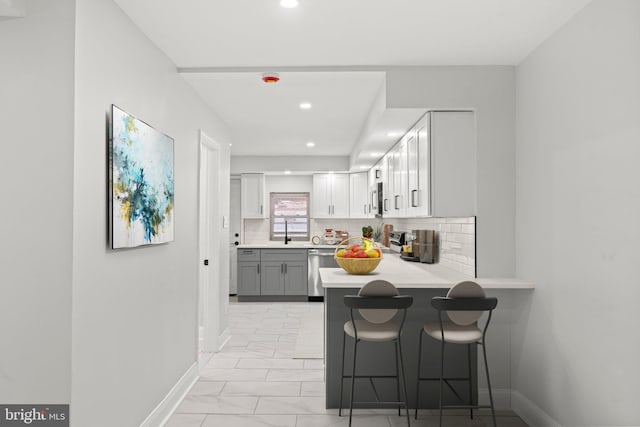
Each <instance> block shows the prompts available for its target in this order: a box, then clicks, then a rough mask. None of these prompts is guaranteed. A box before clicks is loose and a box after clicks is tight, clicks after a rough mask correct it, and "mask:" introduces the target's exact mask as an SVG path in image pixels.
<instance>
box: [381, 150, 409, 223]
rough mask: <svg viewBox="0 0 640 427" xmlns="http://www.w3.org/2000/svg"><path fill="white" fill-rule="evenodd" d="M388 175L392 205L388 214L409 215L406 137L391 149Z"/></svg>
mask: <svg viewBox="0 0 640 427" xmlns="http://www.w3.org/2000/svg"><path fill="white" fill-rule="evenodd" d="M388 175H389V196H390V197H389V201H390V202H389V203H390V207H389V213H388V214H387V216H388V217H391V218H403V217H405V216H406V215H407V142H406V139H405V138H403V139H402V140H400V142H398V143H397V144H396V145H395V146H394V147H393V149H392V150H391V151H389V171H388ZM385 197H386V196H385Z"/></svg>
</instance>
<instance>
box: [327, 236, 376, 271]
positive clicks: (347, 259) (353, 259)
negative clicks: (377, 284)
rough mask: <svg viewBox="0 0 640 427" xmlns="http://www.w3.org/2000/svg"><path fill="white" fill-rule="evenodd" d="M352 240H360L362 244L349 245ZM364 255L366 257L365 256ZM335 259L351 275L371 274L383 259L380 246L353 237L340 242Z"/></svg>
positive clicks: (367, 240) (361, 238) (334, 255)
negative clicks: (375, 254)
mask: <svg viewBox="0 0 640 427" xmlns="http://www.w3.org/2000/svg"><path fill="white" fill-rule="evenodd" d="M351 240H358V241H360V244H354V245H349V244H347V243H348V242H349V241H351ZM354 248H355V249H356V250H354ZM368 251H369V252H368ZM371 251H373V252H376V253H377V254H378V256H377V257H376V256H374V254H373V252H371ZM362 253H364V254H365V255H364V256H363V255H362ZM367 253H368V255H367ZM333 258H334V259H335V260H336V262H337V263H338V265H339V266H340V267H342V269H343V270H344V271H346V272H347V273H349V274H369V273H371V272H372V271H373V270H375V269H376V267H378V264H380V261H381V260H382V258H383V257H382V250H381V249H380V245H378V244H377V243H375V242H372V241H371V240H369V239H366V238H364V237H351V238H349V239H347V240H343V241H342V242H340V244H339V245H338V246H337V247H336V250H335V252H334V254H333Z"/></svg>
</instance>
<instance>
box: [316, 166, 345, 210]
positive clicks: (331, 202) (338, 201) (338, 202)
mask: <svg viewBox="0 0 640 427" xmlns="http://www.w3.org/2000/svg"><path fill="white" fill-rule="evenodd" d="M312 200H313V202H312V203H313V204H312V206H313V217H314V218H349V174H338V173H336V174H333V173H327V174H315V175H313V195H312Z"/></svg>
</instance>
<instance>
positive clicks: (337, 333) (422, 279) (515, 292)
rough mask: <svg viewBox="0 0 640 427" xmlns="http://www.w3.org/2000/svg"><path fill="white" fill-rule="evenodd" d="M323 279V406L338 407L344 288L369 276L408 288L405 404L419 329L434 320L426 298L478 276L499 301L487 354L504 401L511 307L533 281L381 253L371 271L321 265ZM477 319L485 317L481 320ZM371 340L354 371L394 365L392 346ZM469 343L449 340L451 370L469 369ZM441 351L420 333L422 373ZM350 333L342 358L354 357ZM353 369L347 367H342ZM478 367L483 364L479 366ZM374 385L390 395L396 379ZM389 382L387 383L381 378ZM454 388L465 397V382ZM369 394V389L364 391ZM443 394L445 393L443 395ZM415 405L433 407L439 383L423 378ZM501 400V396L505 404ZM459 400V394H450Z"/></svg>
mask: <svg viewBox="0 0 640 427" xmlns="http://www.w3.org/2000/svg"><path fill="white" fill-rule="evenodd" d="M320 277H321V280H322V285H323V287H324V288H325V302H324V304H325V314H324V315H325V319H324V321H325V377H326V396H327V400H326V407H327V408H337V407H338V404H339V390H340V367H341V355H342V331H343V325H344V323H345V322H346V321H347V320H349V310H348V309H347V307H346V306H345V305H344V302H343V298H344V296H345V295H350V294H351V295H352V294H357V293H358V290H359V289H360V288H361V287H362V286H363V285H364V284H366V283H367V282H369V281H371V280H378V279H380V280H388V281H389V282H391V283H393V284H394V285H395V286H396V287H397V288H398V289H399V291H400V293H401V294H407V295H412V296H413V297H414V300H413V305H412V306H411V307H410V308H409V309H408V311H407V319H406V323H405V326H404V331H403V337H402V348H403V355H404V359H405V360H404V362H405V370H406V379H407V393H408V401H409V406H414V405H415V391H416V378H417V372H416V370H417V363H418V362H417V359H418V336H419V332H420V329H421V328H422V326H423V325H424V323H426V322H428V321H433V320H437V312H436V311H435V309H433V308H432V307H431V298H433V297H434V296H442V295H446V293H447V290H448V289H449V288H450V287H451V286H453V285H454V284H456V283H458V282H460V281H464V280H474V281H476V282H478V283H479V284H480V285H481V286H482V287H483V288H484V289H485V291H486V292H487V295H488V296H496V297H497V298H498V307H497V309H496V310H495V311H494V315H493V317H492V320H491V325H490V327H489V330H488V333H487V341H488V342H489V345H488V348H487V353H488V359H489V360H488V361H489V369H490V371H491V377H492V390H493V394H494V399H495V400H496V407H497V408H500V407H505V406H506V407H508V396H506V395H505V394H507V393H508V390H509V389H510V378H509V352H510V351H511V349H510V339H509V336H510V333H511V329H510V324H511V316H513V314H512V313H517V312H519V310H514V308H515V307H517V306H519V305H520V304H521V303H522V300H523V299H522V298H519V297H520V296H521V295H522V294H528V293H529V292H531V291H532V289H533V288H534V286H533V284H532V283H530V282H526V281H523V280H518V279H505V278H479V279H474V278H472V277H469V276H467V275H464V274H462V273H458V272H456V271H453V270H450V269H448V268H446V267H443V266H440V265H437V264H435V265H434V264H420V263H413V262H407V261H403V260H401V259H400V258H399V256H397V255H394V254H385V257H384V259H383V260H382V261H381V262H380V265H379V266H378V268H377V269H376V270H375V271H373V272H372V273H370V274H368V275H362V276H358V275H351V274H348V273H346V272H345V271H344V270H342V269H338V268H322V269H320ZM481 321H482V320H481ZM369 344H370V343H366V342H363V343H361V344H360V345H361V346H362V347H361V348H362V350H360V351H358V372H357V374H359V375H364V374H367V373H371V372H381V370H384V369H386V371H384V372H386V373H390V372H391V371H390V369H391V370H392V367H393V366H394V363H395V362H394V359H393V357H394V356H393V355H394V348H393V346H391V345H389V346H388V348H385V346H381V345H377V346H376V347H375V348H373V347H369ZM465 347H466V346H449V347H447V355H446V358H447V362H446V366H447V367H448V368H449V369H451V370H450V371H449V370H448V371H447V373H446V375H456V374H459V375H460V376H466V373H467V361H466V348H465ZM439 352H440V346H439V344H438V343H437V342H435V340H431V339H425V340H424V342H423V362H424V361H428V362H427V363H423V371H422V374H423V375H428V376H433V377H436V376H438V375H439V368H438V364H437V363H436V360H437V358H438V355H439ZM352 357H353V340H351V339H347V344H346V354H345V360H347V361H348V360H352ZM477 362H478V359H477V354H476V349H475V347H473V351H472V366H473V368H472V378H473V383H474V388H473V394H474V399H477V397H478V394H479V396H480V399H481V400H482V399H483V398H484V397H485V390H486V385H485V378H484V375H482V374H481V375H480V379H479V380H480V383H478V375H477V372H478V370H477V369H476V367H477ZM345 372H346V373H347V374H350V369H349V368H347V369H345ZM480 372H482V371H480ZM359 381H360V382H358V381H356V392H357V393H358V394H359V397H358V400H370V401H373V400H375V396H374V395H373V392H372V389H371V386H370V385H368V384H365V383H364V381H363V380H359ZM378 381H380V385H379V387H378V384H376V386H377V388H378V390H379V391H380V394H381V395H380V399H381V400H385V399H387V400H389V399H393V398H394V397H395V393H396V392H395V390H396V386H395V380H393V379H385V380H378ZM383 381H387V383H383ZM461 384H463V385H462V386H458V387H456V390H457V391H458V393H460V395H461V396H462V397H463V398H464V399H468V395H469V394H468V387H467V386H466V384H465V383H461ZM343 393H344V399H345V400H344V402H348V393H349V383H348V382H345V387H344V390H343ZM367 393H369V395H367ZM447 395H450V393H449V394H447V393H445V398H446V396H447ZM420 400H421V402H420V407H422V408H436V407H437V406H438V384H437V382H436V381H433V382H428V383H423V384H422V385H421V392H420ZM502 402H505V403H504V404H503V403H502ZM450 403H456V401H455V400H454V401H450Z"/></svg>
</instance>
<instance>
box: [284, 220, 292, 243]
mask: <svg viewBox="0 0 640 427" xmlns="http://www.w3.org/2000/svg"><path fill="white" fill-rule="evenodd" d="M290 241H291V237H289V235H288V230H287V220H286V219H285V220H284V244H285V245H288V244H289V242H290Z"/></svg>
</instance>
